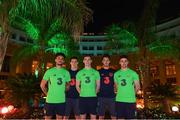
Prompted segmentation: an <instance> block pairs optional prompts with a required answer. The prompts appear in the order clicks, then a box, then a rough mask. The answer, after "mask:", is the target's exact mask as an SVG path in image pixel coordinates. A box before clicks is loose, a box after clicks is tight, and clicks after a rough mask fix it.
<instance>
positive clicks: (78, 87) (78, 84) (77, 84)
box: [76, 80, 81, 94]
mask: <svg viewBox="0 0 180 120" xmlns="http://www.w3.org/2000/svg"><path fill="white" fill-rule="evenodd" d="M76 89H77V91H78V93H79V94H80V91H81V89H80V81H78V80H76Z"/></svg>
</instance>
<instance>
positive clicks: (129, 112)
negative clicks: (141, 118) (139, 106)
mask: <svg viewBox="0 0 180 120" xmlns="http://www.w3.org/2000/svg"><path fill="white" fill-rule="evenodd" d="M135 112H136V103H126V112H125V113H126V119H135Z"/></svg>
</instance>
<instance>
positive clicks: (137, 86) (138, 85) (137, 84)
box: [134, 80, 140, 93]
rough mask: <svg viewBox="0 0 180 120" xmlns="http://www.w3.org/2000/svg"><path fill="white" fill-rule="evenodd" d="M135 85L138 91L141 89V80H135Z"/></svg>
mask: <svg viewBox="0 0 180 120" xmlns="http://www.w3.org/2000/svg"><path fill="white" fill-rule="evenodd" d="M134 83H135V84H134V85H135V90H136V93H137V92H138V91H139V90H140V83H139V80H136V81H134Z"/></svg>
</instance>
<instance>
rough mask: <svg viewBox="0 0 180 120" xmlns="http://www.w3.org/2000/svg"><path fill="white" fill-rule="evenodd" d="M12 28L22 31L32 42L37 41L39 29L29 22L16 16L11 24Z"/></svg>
mask: <svg viewBox="0 0 180 120" xmlns="http://www.w3.org/2000/svg"><path fill="white" fill-rule="evenodd" d="M12 26H13V27H14V28H17V29H20V30H22V31H24V32H25V33H26V34H27V35H28V37H30V38H31V39H33V40H38V39H39V33H40V31H39V29H38V28H37V27H36V25H35V24H33V23H32V22H31V21H30V20H28V19H25V18H23V17H20V16H17V17H16V18H15V20H14V21H13V22H12Z"/></svg>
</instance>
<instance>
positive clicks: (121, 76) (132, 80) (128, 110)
mask: <svg viewBox="0 0 180 120" xmlns="http://www.w3.org/2000/svg"><path fill="white" fill-rule="evenodd" d="M128 63H129V61H128V58H127V56H125V55H123V56H121V57H120V60H119V64H120V66H121V69H120V70H118V71H117V72H116V73H115V74H114V80H115V86H116V87H115V88H116V89H117V94H116V108H117V118H118V119H133V118H135V110H136V96H135V93H136V92H138V90H139V89H140V84H139V76H138V74H137V73H136V72H135V71H133V70H131V69H130V68H128Z"/></svg>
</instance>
